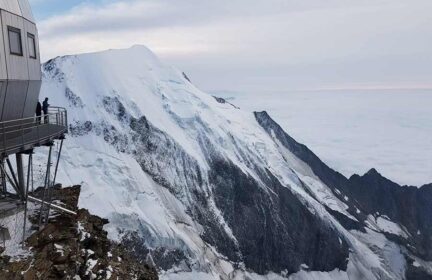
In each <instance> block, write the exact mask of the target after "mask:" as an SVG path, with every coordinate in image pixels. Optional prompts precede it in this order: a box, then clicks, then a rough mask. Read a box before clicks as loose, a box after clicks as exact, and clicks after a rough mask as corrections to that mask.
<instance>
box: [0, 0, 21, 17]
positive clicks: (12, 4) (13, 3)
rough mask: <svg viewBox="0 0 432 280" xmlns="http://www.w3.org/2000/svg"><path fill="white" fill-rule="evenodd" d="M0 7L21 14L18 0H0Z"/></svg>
mask: <svg viewBox="0 0 432 280" xmlns="http://www.w3.org/2000/svg"><path fill="white" fill-rule="evenodd" d="M0 9H3V10H6V11H9V12H11V13H13V14H15V15H19V16H22V13H21V8H20V5H19V3H18V0H0Z"/></svg>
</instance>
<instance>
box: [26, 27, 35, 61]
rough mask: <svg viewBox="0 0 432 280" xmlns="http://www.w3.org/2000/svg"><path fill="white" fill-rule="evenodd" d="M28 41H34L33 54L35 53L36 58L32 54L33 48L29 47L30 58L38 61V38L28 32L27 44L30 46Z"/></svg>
mask: <svg viewBox="0 0 432 280" xmlns="http://www.w3.org/2000/svg"><path fill="white" fill-rule="evenodd" d="M28 39H32V40H33V52H34V56H32V55H31V54H30V48H31V46H28V47H29V57H30V58H32V59H37V52H36V36H35V35H33V34H31V33H30V32H27V44H28V45H29V41H28Z"/></svg>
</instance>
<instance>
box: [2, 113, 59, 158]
mask: <svg viewBox="0 0 432 280" xmlns="http://www.w3.org/2000/svg"><path fill="white" fill-rule="evenodd" d="M67 130H68V124H67V112H66V109H64V108H60V107H50V109H49V111H48V115H45V116H42V117H41V118H39V119H38V118H36V117H32V118H25V119H18V120H12V121H5V122H0V154H1V156H2V157H6V156H9V155H12V154H16V153H20V152H25V151H28V150H31V149H33V148H34V147H39V146H43V145H49V144H50V143H52V141H53V140H56V139H63V138H64V135H65V133H67Z"/></svg>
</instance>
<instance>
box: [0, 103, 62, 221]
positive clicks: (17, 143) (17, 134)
mask: <svg viewBox="0 0 432 280" xmlns="http://www.w3.org/2000/svg"><path fill="white" fill-rule="evenodd" d="M67 131H68V122H67V111H66V109H64V108H61V107H50V108H49V111H48V114H47V115H42V116H41V117H40V118H38V117H31V118H24V119H17V120H12V121H4V122H0V160H1V164H2V167H1V168H0V169H1V170H0V175H1V174H3V172H6V167H5V165H4V162H5V159H6V161H8V159H7V158H8V156H10V155H14V154H21V153H29V154H30V153H31V151H32V150H33V149H34V148H35V147H39V146H52V143H53V141H54V140H57V139H64V137H65V134H66V133H67ZM8 163H9V161H8ZM17 164H18V163H17ZM9 167H11V166H9ZM21 169H22V163H21ZM21 171H22V170H21ZM8 173H10V175H8ZM18 173H19V172H18ZM4 176H5V178H3V179H2V180H3V182H6V178H8V179H9V182H10V184H12V185H14V188H15V190H17V189H19V187H21V188H22V189H21V192H18V191H17V194H12V193H9V192H7V188H6V186H3V184H5V183H2V182H0V185H1V186H0V188H1V189H2V190H0V219H3V218H6V217H9V216H12V215H15V214H16V213H18V212H20V211H22V210H23V209H24V207H25V204H24V200H23V199H24V198H23V193H25V191H24V184H20V183H19V182H23V179H22V178H23V176H21V178H20V176H19V174H18V179H16V176H15V174H14V172H13V170H12V169H10V170H9V172H6V173H5V174H4ZM0 226H1V224H0Z"/></svg>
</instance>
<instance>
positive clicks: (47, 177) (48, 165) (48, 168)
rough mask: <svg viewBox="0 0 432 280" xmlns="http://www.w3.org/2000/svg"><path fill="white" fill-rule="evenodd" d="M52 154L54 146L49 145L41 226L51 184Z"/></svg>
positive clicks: (40, 212) (40, 217) (40, 216)
mask: <svg viewBox="0 0 432 280" xmlns="http://www.w3.org/2000/svg"><path fill="white" fill-rule="evenodd" d="M51 154H52V146H49V152H48V162H47V169H46V174H45V184H44V190H43V194H42V200H41V207H40V211H39V228H40V227H41V225H42V220H43V218H44V215H43V211H44V209H45V204H46V199H47V194H48V188H49V185H50V176H51Z"/></svg>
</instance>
